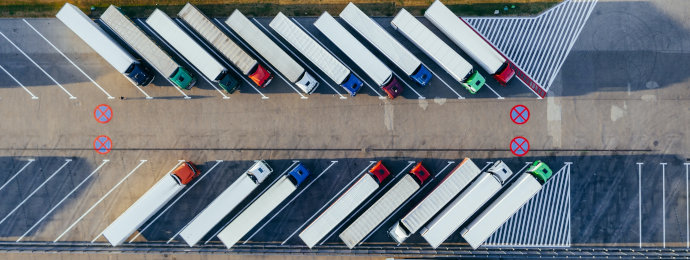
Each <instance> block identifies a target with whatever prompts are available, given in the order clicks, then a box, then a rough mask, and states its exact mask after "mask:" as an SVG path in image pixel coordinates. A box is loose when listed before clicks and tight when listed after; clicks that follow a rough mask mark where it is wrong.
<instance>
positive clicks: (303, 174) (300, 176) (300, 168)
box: [288, 163, 309, 186]
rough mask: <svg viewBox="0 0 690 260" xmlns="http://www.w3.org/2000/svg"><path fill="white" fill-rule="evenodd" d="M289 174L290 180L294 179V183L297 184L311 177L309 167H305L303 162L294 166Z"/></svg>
mask: <svg viewBox="0 0 690 260" xmlns="http://www.w3.org/2000/svg"><path fill="white" fill-rule="evenodd" d="M288 175H290V177H289V178H290V180H291V181H292V184H294V185H295V186H299V185H300V184H301V183H302V182H304V180H306V179H307V177H309V170H307V167H304V165H303V164H301V163H298V164H297V166H295V168H293V169H292V170H291V171H290V172H289V173H288Z"/></svg>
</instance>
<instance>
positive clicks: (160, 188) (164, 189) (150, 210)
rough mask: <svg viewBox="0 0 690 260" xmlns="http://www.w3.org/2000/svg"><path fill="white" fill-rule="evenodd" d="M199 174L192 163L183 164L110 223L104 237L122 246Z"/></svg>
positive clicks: (111, 242)
mask: <svg viewBox="0 0 690 260" xmlns="http://www.w3.org/2000/svg"><path fill="white" fill-rule="evenodd" d="M199 174H201V171H199V170H198V169H197V168H196V166H195V165H194V164H193V163H192V162H189V161H187V162H184V163H182V164H181V165H180V166H179V167H177V168H176V169H175V170H173V171H172V172H171V173H169V174H166V175H165V176H163V178H162V179H160V180H159V181H158V182H156V184H154V185H153V187H151V188H150V189H149V190H148V191H147V192H146V193H144V195H142V196H141V197H140V198H139V199H138V200H137V201H136V202H134V204H132V206H130V207H129V208H128V209H127V210H126V211H125V212H124V213H122V215H120V216H119V217H118V218H117V219H115V221H113V223H110V225H109V226H108V227H107V228H106V229H105V230H104V231H103V236H104V237H105V238H106V239H107V240H108V242H110V244H111V245H113V246H119V245H121V244H122V243H123V242H124V241H125V240H126V239H127V238H128V237H129V236H130V235H132V233H134V231H136V230H137V229H138V228H139V227H141V225H143V224H144V222H146V221H147V220H148V219H149V218H151V217H152V216H153V214H155V213H156V212H158V210H160V209H161V208H162V207H163V206H165V204H167V203H168V201H170V200H171V199H172V198H173V197H175V195H177V193H179V192H180V191H182V189H183V188H184V187H185V186H186V185H187V184H188V183H189V182H191V181H192V180H193V179H194V178H196V177H197V176H199Z"/></svg>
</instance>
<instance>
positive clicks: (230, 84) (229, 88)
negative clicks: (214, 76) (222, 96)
mask: <svg viewBox="0 0 690 260" xmlns="http://www.w3.org/2000/svg"><path fill="white" fill-rule="evenodd" d="M218 85H220V87H221V88H223V89H224V90H225V92H228V94H231V93H232V92H235V90H237V88H238V87H239V86H240V80H239V79H237V78H236V77H235V76H233V75H231V74H230V73H228V72H227V71H226V72H225V73H223V74H221V76H220V79H219V80H218Z"/></svg>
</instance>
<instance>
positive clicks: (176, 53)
mask: <svg viewBox="0 0 690 260" xmlns="http://www.w3.org/2000/svg"><path fill="white" fill-rule="evenodd" d="M135 21H137V22H139V24H141V26H142V27H143V28H144V29H146V30H147V31H149V35H153V36H154V37H156V39H158V41H160V42H162V43H163V44H164V45H165V46H166V47H168V49H170V50H171V51H173V52H174V53H175V55H177V57H180V59H182V61H184V62H185V63H186V64H187V67H189V68H192V69H193V70H194V71H195V72H196V73H197V76H199V77H200V78H203V79H204V80H206V82H208V83H209V84H211V86H213V83H211V82H210V81H209V80H208V79H207V78H206V77H204V75H203V74H201V73H200V72H199V71H198V70H197V69H196V68H195V67H194V66H192V64H190V63H189V61H188V60H187V58H185V57H184V56H182V55H181V54H180V53H179V52H177V50H175V48H173V47H172V46H170V45H169V44H168V42H166V41H165V40H163V39H162V38H161V37H160V36H159V35H158V33H156V32H155V31H153V29H151V27H149V25H148V24H146V23H145V22H142V21H141V19H136V20H135ZM159 73H160V72H159ZM161 75H162V74H161ZM163 76H164V77H165V80H167V81H168V82H169V83H170V85H171V86H172V87H173V88H174V89H175V90H177V91H178V92H180V94H182V96H184V99H191V97H190V96H187V94H186V93H184V91H182V90H181V89H180V88H179V87H177V85H175V83H173V82H172V81H171V80H170V79H169V78H167V77H166V76H165V75H163ZM190 88H191V87H190ZM213 88H216V87H215V86H213ZM216 89H217V88H216Z"/></svg>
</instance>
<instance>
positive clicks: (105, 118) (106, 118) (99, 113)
mask: <svg viewBox="0 0 690 260" xmlns="http://www.w3.org/2000/svg"><path fill="white" fill-rule="evenodd" d="M93 117H94V118H95V119H96V121H98V122H99V123H101V124H105V123H108V122H110V119H113V109H112V108H110V106H108V105H106V104H100V105H98V106H96V109H94V110H93Z"/></svg>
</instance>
